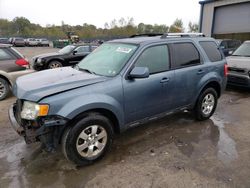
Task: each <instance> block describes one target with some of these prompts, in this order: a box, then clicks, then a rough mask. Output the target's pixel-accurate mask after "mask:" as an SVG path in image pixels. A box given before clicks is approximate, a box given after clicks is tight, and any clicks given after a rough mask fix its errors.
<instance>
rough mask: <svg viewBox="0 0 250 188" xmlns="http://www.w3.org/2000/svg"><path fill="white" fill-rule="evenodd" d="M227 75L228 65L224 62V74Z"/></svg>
mask: <svg viewBox="0 0 250 188" xmlns="http://www.w3.org/2000/svg"><path fill="white" fill-rule="evenodd" d="M227 75H228V65H227V64H225V65H224V76H227Z"/></svg>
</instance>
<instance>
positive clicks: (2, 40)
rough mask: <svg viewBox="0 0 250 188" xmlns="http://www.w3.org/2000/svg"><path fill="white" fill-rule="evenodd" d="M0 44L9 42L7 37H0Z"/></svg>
mask: <svg viewBox="0 0 250 188" xmlns="http://www.w3.org/2000/svg"><path fill="white" fill-rule="evenodd" d="M0 44H9V39H8V38H0Z"/></svg>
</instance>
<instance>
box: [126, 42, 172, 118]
mask: <svg viewBox="0 0 250 188" xmlns="http://www.w3.org/2000/svg"><path fill="white" fill-rule="evenodd" d="M169 59H170V58H169V50H168V46H167V45H158V46H153V47H149V48H147V49H145V50H144V51H143V52H142V54H141V55H140V56H139V58H138V59H137V60H136V63H135V66H136V67H148V69H149V73H150V75H149V77H148V78H142V79H140V78H138V79H127V80H126V79H124V80H123V88H124V108H125V121H126V123H130V122H134V121H137V120H141V119H144V118H149V117H151V116H154V115H156V114H160V113H162V112H165V111H168V109H170V108H171V98H170V97H171V95H172V87H173V83H174V82H173V81H174V80H173V78H174V73H173V72H172V71H169V64H170V61H169ZM166 90H168V92H166Z"/></svg>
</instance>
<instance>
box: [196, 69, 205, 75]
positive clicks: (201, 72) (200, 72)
mask: <svg viewBox="0 0 250 188" xmlns="http://www.w3.org/2000/svg"><path fill="white" fill-rule="evenodd" d="M203 73H205V71H204V70H202V69H200V70H198V72H197V74H198V75H199V74H203Z"/></svg>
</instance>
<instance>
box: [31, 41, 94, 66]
mask: <svg viewBox="0 0 250 188" xmlns="http://www.w3.org/2000/svg"><path fill="white" fill-rule="evenodd" d="M95 48H97V46H92V45H87V44H74V45H73V44H72V45H68V46H65V47H64V48H62V49H61V50H59V51H58V52H56V53H48V54H42V55H38V56H35V57H33V58H32V66H33V68H34V69H35V70H44V69H54V68H58V67H64V66H73V65H76V64H77V63H79V61H81V60H82V59H83V58H84V57H86V56H87V55H88V54H89V53H90V52H92V51H93V50H94V49H95Z"/></svg>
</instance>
